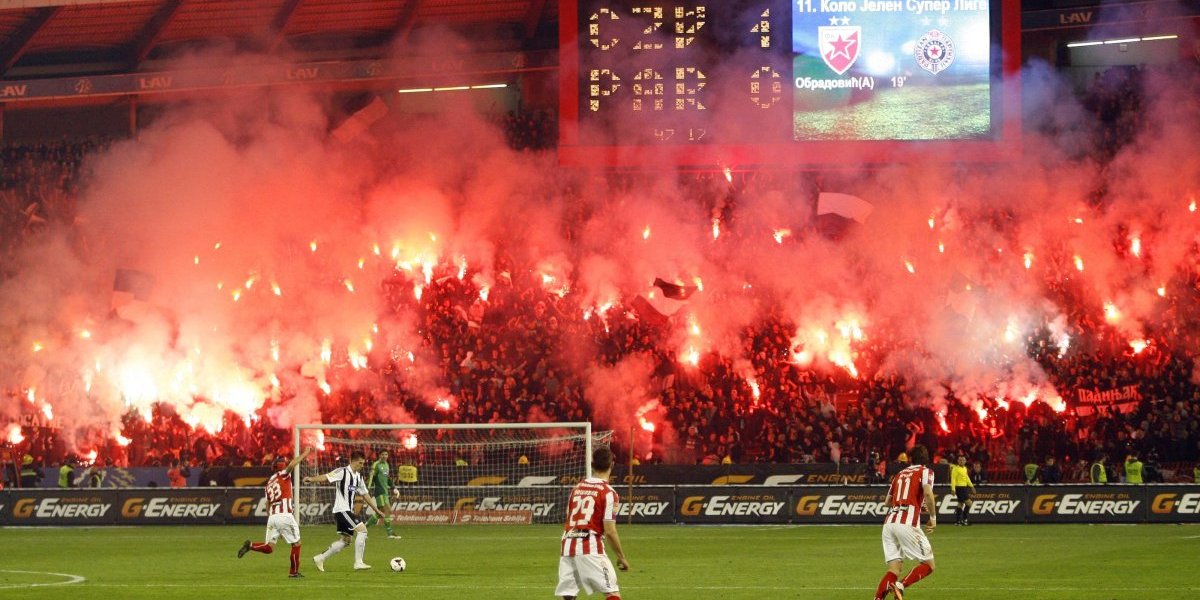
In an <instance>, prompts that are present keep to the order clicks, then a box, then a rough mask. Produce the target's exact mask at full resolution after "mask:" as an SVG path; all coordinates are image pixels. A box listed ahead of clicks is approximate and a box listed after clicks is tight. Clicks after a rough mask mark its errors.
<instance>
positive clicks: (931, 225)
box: [929, 215, 935, 230]
mask: <svg viewBox="0 0 1200 600" xmlns="http://www.w3.org/2000/svg"><path fill="white" fill-rule="evenodd" d="M934 222H935V221H934V219H933V215H930V216H929V229H931V230H932V229H933V225H934Z"/></svg>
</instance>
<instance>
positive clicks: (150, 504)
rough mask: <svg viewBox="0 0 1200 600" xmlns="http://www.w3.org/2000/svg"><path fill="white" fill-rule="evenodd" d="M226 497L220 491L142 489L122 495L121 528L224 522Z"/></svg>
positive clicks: (119, 519)
mask: <svg viewBox="0 0 1200 600" xmlns="http://www.w3.org/2000/svg"><path fill="white" fill-rule="evenodd" d="M227 501H228V498H227V494H226V493H225V490H222V489H206V488H191V489H174V490H154V489H149V490H146V489H143V490H138V491H136V492H132V491H131V492H129V493H126V494H122V495H121V501H120V511H119V512H118V513H117V523H118V524H120V525H182V524H194V525H203V524H212V525H219V524H221V523H224V522H225V519H226V515H227V514H228V512H229V511H228V509H227V508H226V506H227Z"/></svg>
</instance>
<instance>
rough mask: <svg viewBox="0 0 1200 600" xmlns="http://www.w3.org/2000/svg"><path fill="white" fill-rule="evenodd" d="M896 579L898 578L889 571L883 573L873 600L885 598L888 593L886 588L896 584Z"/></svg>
mask: <svg viewBox="0 0 1200 600" xmlns="http://www.w3.org/2000/svg"><path fill="white" fill-rule="evenodd" d="M897 579H899V577H898V576H897V575H896V574H895V573H893V572H891V571H888V572H887V573H884V574H883V579H880V580H879V587H878V588H876V589H875V600H881V599H882V598H883V597H884V596H886V595H887V593H888V586H890V585H891V584H893V583H896V580H897Z"/></svg>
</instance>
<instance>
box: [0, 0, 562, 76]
mask: <svg viewBox="0 0 1200 600" xmlns="http://www.w3.org/2000/svg"><path fill="white" fill-rule="evenodd" d="M557 19H558V3H557V1H556V0H149V1H129V0H0V77H3V78H4V79H29V78H39V77H62V76H71V75H86V74H113V73H131V72H138V71H144V70H149V69H152V68H153V64H154V63H155V62H156V61H157V60H159V59H163V58H169V57H172V56H176V55H179V54H181V53H184V52H187V51H188V50H192V49H195V48H199V47H208V46H214V45H218V46H222V47H228V48H233V49H236V50H244V51H253V52H260V53H272V52H277V51H279V50H280V49H283V48H290V49H291V50H293V51H294V52H296V53H298V54H299V55H300V56H301V57H302V58H303V59H304V60H338V59H354V58H371V57H382V56H386V55H389V54H395V53H396V52H390V51H389V50H390V49H392V48H397V49H399V52H400V53H403V50H402V49H403V47H404V45H405V44H406V43H408V42H409V40H410V37H411V36H412V34H413V32H414V31H419V30H420V29H422V28H425V27H429V26H434V25H436V26H440V27H446V28H449V29H450V30H452V31H459V32H462V33H464V34H469V37H470V39H471V41H472V46H473V47H474V49H475V50H477V51H479V50H483V51H498V50H503V51H512V50H522V49H532V48H539V47H553V46H554V44H555V43H556V41H557V31H556V29H555V24H556V23H557Z"/></svg>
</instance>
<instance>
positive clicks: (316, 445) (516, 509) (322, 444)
mask: <svg viewBox="0 0 1200 600" xmlns="http://www.w3.org/2000/svg"><path fill="white" fill-rule="evenodd" d="M611 439H612V432H611V431H605V432H593V431H592V426H591V423H505V424H496V423H490V424H480V425H428V424H394V425H298V426H296V429H295V435H294V436H293V440H295V450H296V452H297V453H299V451H300V448H301V447H302V446H311V447H313V453H312V454H311V455H310V456H309V458H308V460H306V461H305V462H304V463H303V464H301V465H300V466H299V467H298V470H299V474H298V476H297V477H296V478H295V494H296V502H297V506H296V514H297V517H298V518H299V520H300V522H301V524H319V523H332V522H333V512H332V509H333V500H334V485H333V484H328V483H322V484H316V485H314V484H305V483H303V478H304V477H306V476H311V475H320V474H325V473H329V472H330V471H333V470H334V469H337V468H339V467H344V466H346V465H348V464H349V462H350V457H351V455H352V454H353V453H354V452H355V451H358V452H362V453H363V456H364V458H365V459H366V463H365V464H364V465H363V468H362V471H361V473H362V475H363V480H364V481H366V482H367V484H368V485H372V482H371V479H372V477H371V474H372V465H373V464H374V463H375V462H376V461H378V460H380V458H381V456H382V454H383V452H384V451H387V459H386V464H387V467H388V477H389V480H390V483H391V488H392V490H393V491H392V493H391V495H390V496H389V498H388V503H389V506H388V508H389V509H390V514H391V520H392V522H393V523H396V524H398V525H400V526H403V525H404V524H405V523H446V524H452V523H561V522H563V520H564V518H565V513H566V507H565V506H564V503H565V500H566V495H567V493H568V491H569V490H570V487H571V486H573V485H574V484H575V483H576V482H577V481H579V479H580V478H582V477H586V476H588V475H590V474H591V461H590V460H589V458H590V456H591V453H592V449H593V448H595V447H599V446H607V445H609V443H610V441H611ZM379 493H380V490H379V489H377V488H376V487H374V486H372V487H371V494H372V496H377V495H378V494H379ZM354 508H355V510H356V511H357V512H358V514H359V515H360V516H361V517H362V518H363V519H364V520H365V519H366V518H367V517H368V516H370V515H372V514H374V513H373V511H371V509H370V508H369V507H367V506H366V505H365V504H364V503H362V502H361V501H356V502H355V507H354Z"/></svg>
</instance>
